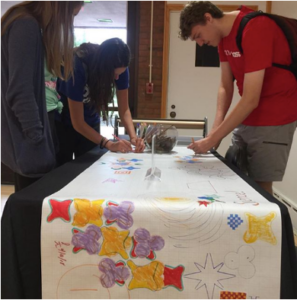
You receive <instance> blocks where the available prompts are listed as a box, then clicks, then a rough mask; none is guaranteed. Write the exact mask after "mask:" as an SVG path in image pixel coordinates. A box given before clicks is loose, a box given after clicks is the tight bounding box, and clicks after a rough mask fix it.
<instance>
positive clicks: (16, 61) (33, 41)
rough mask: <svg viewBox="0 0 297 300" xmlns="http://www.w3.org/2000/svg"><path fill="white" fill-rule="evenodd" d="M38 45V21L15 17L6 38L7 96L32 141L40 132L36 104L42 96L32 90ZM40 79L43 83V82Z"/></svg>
mask: <svg viewBox="0 0 297 300" xmlns="http://www.w3.org/2000/svg"><path fill="white" fill-rule="evenodd" d="M38 47H40V48H41V47H43V46H42V41H41V35H40V29H39V26H38V24H37V22H36V21H35V20H33V19H31V18H26V19H19V20H16V21H15V22H14V23H13V25H12V28H11V29H10V32H9V38H8V53H9V55H8V68H9V72H8V74H9V79H8V80H9V82H8V89H7V94H6V99H7V101H8V102H9V106H10V107H11V109H12V111H13V112H14V114H15V116H16V118H17V119H18V121H19V123H20V126H21V128H22V131H23V132H24V133H25V134H26V136H27V137H29V138H30V139H31V140H32V141H34V142H38V141H40V140H41V139H42V134H43V133H42V130H43V129H42V128H43V126H42V123H41V120H40V117H39V113H40V112H39V108H38V104H37V103H38V102H40V101H41V99H36V98H35V93H34V89H35V88H36V84H37V82H36V81H35V80H36V78H34V75H35V69H36V68H37V66H38V64H39V61H36V56H35V53H36V49H38ZM41 82H43V84H44V81H41ZM41 105H43V104H41ZM44 105H45V103H44Z"/></svg>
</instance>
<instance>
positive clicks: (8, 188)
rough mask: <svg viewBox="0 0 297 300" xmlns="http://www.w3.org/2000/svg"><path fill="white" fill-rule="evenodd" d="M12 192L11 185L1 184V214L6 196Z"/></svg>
mask: <svg viewBox="0 0 297 300" xmlns="http://www.w3.org/2000/svg"><path fill="white" fill-rule="evenodd" d="M12 193H14V186H13V185H1V216H2V212H3V209H4V206H5V203H6V200H7V199H8V197H9V196H10V195H11V194H12Z"/></svg>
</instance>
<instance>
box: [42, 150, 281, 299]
mask: <svg viewBox="0 0 297 300" xmlns="http://www.w3.org/2000/svg"><path fill="white" fill-rule="evenodd" d="M175 150H176V151H175V152H171V153H170V154H162V155H160V154H157V155H156V156H155V166H156V167H158V168H159V169H160V170H161V181H148V180H145V175H146V172H147V170H148V169H149V168H150V167H151V165H150V164H151V155H150V154H149V153H143V154H136V153H129V154H120V153H107V154H105V155H104V156H102V157H101V159H99V160H98V161H96V162H95V163H94V164H93V165H92V166H91V167H89V168H88V169H86V170H85V171H84V172H83V173H82V174H80V175H79V176H78V177H77V178H75V179H74V180H73V181H72V182H70V183H69V184H68V185H67V186H65V187H64V188H63V189H62V190H60V191H58V192H57V193H55V194H53V195H51V196H50V197H48V198H46V199H44V202H43V209H42V227H41V254H42V296H43V298H69V299H77V298H88V299H92V298H202V299H212V298H220V297H221V298H224V297H229V298H230V297H231V295H232V294H228V293H238V294H233V295H235V296H236V297H237V298H239V297H243V298H244V297H245V298H251V297H253V298H255V297H257V298H279V296H280V262H281V215H280V210H279V207H278V206H277V205H275V204H273V203H270V202H269V201H267V200H266V199H265V198H264V197H262V196H261V195H260V194H259V193H258V192H257V191H256V190H254V189H253V188H252V187H251V186H249V185H248V184H247V183H246V182H245V181H244V180H242V179H241V178H240V177H239V176H238V175H237V174H236V173H234V172H233V171H232V170H230V169H229V168H228V167H227V166H226V165H225V164H224V163H222V162H221V161H220V160H219V159H217V158H216V157H214V156H213V155H212V154H207V155H197V156H194V155H192V153H193V152H192V151H191V150H189V149H187V148H185V147H176V148H175ZM77 199H85V201H84V202H83V203H89V204H88V205H90V206H92V205H93V206H94V211H93V214H94V212H95V215H96V212H97V218H96V220H94V219H92V218H93V217H90V215H88V213H84V211H83V210H82V211H80V209H81V208H78V207H75V206H76V205H75V203H82V202H81V200H77ZM96 200H101V202H94V201H96ZM65 201H66V202H65ZM67 201H68V202H67ZM88 201H89V202H88ZM96 203H97V205H96ZM98 203H101V204H98ZM127 204H128V205H129V209H125V205H126V206H127ZM98 207H101V208H100V209H101V212H103V215H102V216H101V217H100V214H98ZM111 207H112V208H111ZM123 207H124V209H123ZM77 209H78V210H79V211H78V210H77ZM133 209H134V210H133ZM120 210H121V211H120ZM91 211H92V209H91ZM111 211H112V212H116V213H119V212H122V213H123V214H122V215H121V217H119V219H117V220H108V219H107V217H106V216H108V215H109V216H110V217H111V214H109V212H111ZM119 215H120V214H119ZM114 216H115V213H113V217H114ZM67 218H68V219H67ZM121 218H124V220H125V222H126V223H125V222H123V220H122V219H121ZM131 219H132V221H131ZM77 220H79V221H80V222H81V221H82V223H81V225H80V226H78V225H77V224H76V225H74V223H75V222H77ZM112 221H114V222H112ZM100 222H101V225H100ZM121 222H122V223H121ZM131 222H132V223H133V224H132V223H131ZM119 224H124V225H121V226H124V227H125V226H126V227H127V226H128V227H129V228H127V229H123V228H121V226H120V225H119ZM92 226H97V227H96V230H97V228H98V231H99V233H100V234H99V235H100V238H98V239H94V240H92V239H91V238H92V236H95V235H94V230H93V229H94V227H92ZM88 228H89V229H88ZM92 228H93V229H92ZM78 232H80V237H81V239H82V240H83V239H84V238H85V239H86V240H88V241H91V242H90V243H89V244H88V246H86V247H89V248H90V247H91V250H92V251H95V253H94V254H89V252H90V249H89V248H88V249H89V252H88V251H87V250H85V248H83V247H81V248H80V250H75V246H74V244H73V241H74V240H75V239H74V238H73V236H74V235H75V234H77V233H78ZM84 234H88V235H87V236H86V235H84ZM92 234H93V235H92ZM77 236H78V235H77ZM77 236H76V237H77ZM123 236H124V237H125V239H124V241H125V243H126V244H125V243H124V242H123V243H119V245H121V246H122V249H118V248H117V247H118V245H117V243H118V242H119V241H120V237H121V238H123ZM96 237H98V236H96ZM133 240H134V241H136V242H135V244H136V243H137V244H136V247H137V248H135V247H134V246H135V244H134V245H133V243H132V242H133ZM129 242H131V245H130V246H129ZM162 243H163V244H162ZM96 245H97V246H96ZM162 245H163V246H162ZM96 247H97V248H96ZM98 247H99V248H98ZM125 247H126V248H125ZM103 248H104V249H105V250H104V251H105V252H104V251H103V252H102V249H103ZM114 248H117V249H118V250H119V252H116V253H114V252H113V251H114ZM156 248H157V249H158V250H155V251H153V250H152V249H156ZM148 251H149V255H148V256H149V257H139V256H138V255H140V256H141V255H144V253H147V252H148ZM100 253H101V254H100ZM104 253H105V254H104ZM112 254H113V255H112ZM110 260H112V262H111V261H110ZM112 263H113V265H112ZM99 265H100V266H101V267H100V268H99ZM111 265H112V267H111ZM102 270H103V271H102ZM121 276H122V277H121ZM123 277H125V280H124V281H121V280H115V278H123ZM106 284H108V287H106V286H105V287H104V285H106ZM239 293H240V294H239ZM226 295H227V296H226Z"/></svg>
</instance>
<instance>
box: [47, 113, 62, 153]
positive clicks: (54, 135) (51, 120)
mask: <svg viewBox="0 0 297 300" xmlns="http://www.w3.org/2000/svg"><path fill="white" fill-rule="evenodd" d="M56 113H57V110H56V109H54V110H51V111H50V112H48V113H47V115H48V121H49V124H50V129H51V134H52V139H53V143H54V146H55V153H58V151H59V140H58V135H57V130H56V122H55V115H56Z"/></svg>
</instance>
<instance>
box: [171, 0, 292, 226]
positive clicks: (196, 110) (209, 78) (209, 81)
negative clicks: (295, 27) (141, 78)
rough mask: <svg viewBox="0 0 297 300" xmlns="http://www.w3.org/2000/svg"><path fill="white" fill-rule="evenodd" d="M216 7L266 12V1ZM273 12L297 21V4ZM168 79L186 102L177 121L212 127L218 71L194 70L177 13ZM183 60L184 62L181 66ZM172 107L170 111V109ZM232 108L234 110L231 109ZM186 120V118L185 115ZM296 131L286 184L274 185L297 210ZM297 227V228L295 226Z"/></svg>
mask: <svg viewBox="0 0 297 300" xmlns="http://www.w3.org/2000/svg"><path fill="white" fill-rule="evenodd" d="M167 3H168V4H181V3H183V4H186V3H187V2H185V1H168V2H167ZM213 3H214V4H226V5H227V4H233V5H234V4H239V5H241V4H243V5H258V7H259V9H260V10H262V11H266V1H213ZM272 12H273V13H276V14H280V15H284V16H288V17H294V18H297V1H272ZM170 23H171V24H170V46H169V76H168V98H169V101H170V103H173V102H174V103H173V104H175V102H176V103H177V102H178V99H180V98H181V99H183V109H182V114H180V115H179V116H177V118H196V119H197V118H203V117H204V116H208V118H209V129H210V128H211V126H212V124H213V121H214V115H215V109H216V94H217V88H218V83H219V79H220V72H219V70H218V69H217V68H195V67H194V62H193V58H192V57H193V55H194V53H195V43H193V42H190V41H187V42H184V41H180V40H179V39H178V37H177V35H178V13H174V12H173V13H171V17H170ZM179 61H182V63H179ZM238 100H239V96H238V92H237V87H235V89H234V100H233V104H232V105H233V106H234V105H235V104H236V102H237V101H238ZM169 108H170V106H169V107H168V109H167V112H168V110H169ZM231 108H232V107H231ZM185 115H186V116H187V117H186V116H185ZM230 137H231V134H230V135H228V136H227V137H226V138H225V139H224V140H223V142H222V144H221V146H220V148H219V150H218V152H219V153H220V154H221V155H224V154H225V152H226V150H227V149H228V146H229V144H230ZM296 177H297V132H296V133H295V140H294V141H293V145H292V149H291V154H290V158H289V162H288V166H287V170H286V174H285V177H284V180H283V182H281V183H275V185H274V188H275V191H276V192H278V193H280V194H281V195H282V196H284V198H286V199H288V200H290V201H291V202H293V203H294V205H295V206H296V207H297V184H296V182H297V180H296ZM296 228H297V226H296Z"/></svg>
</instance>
